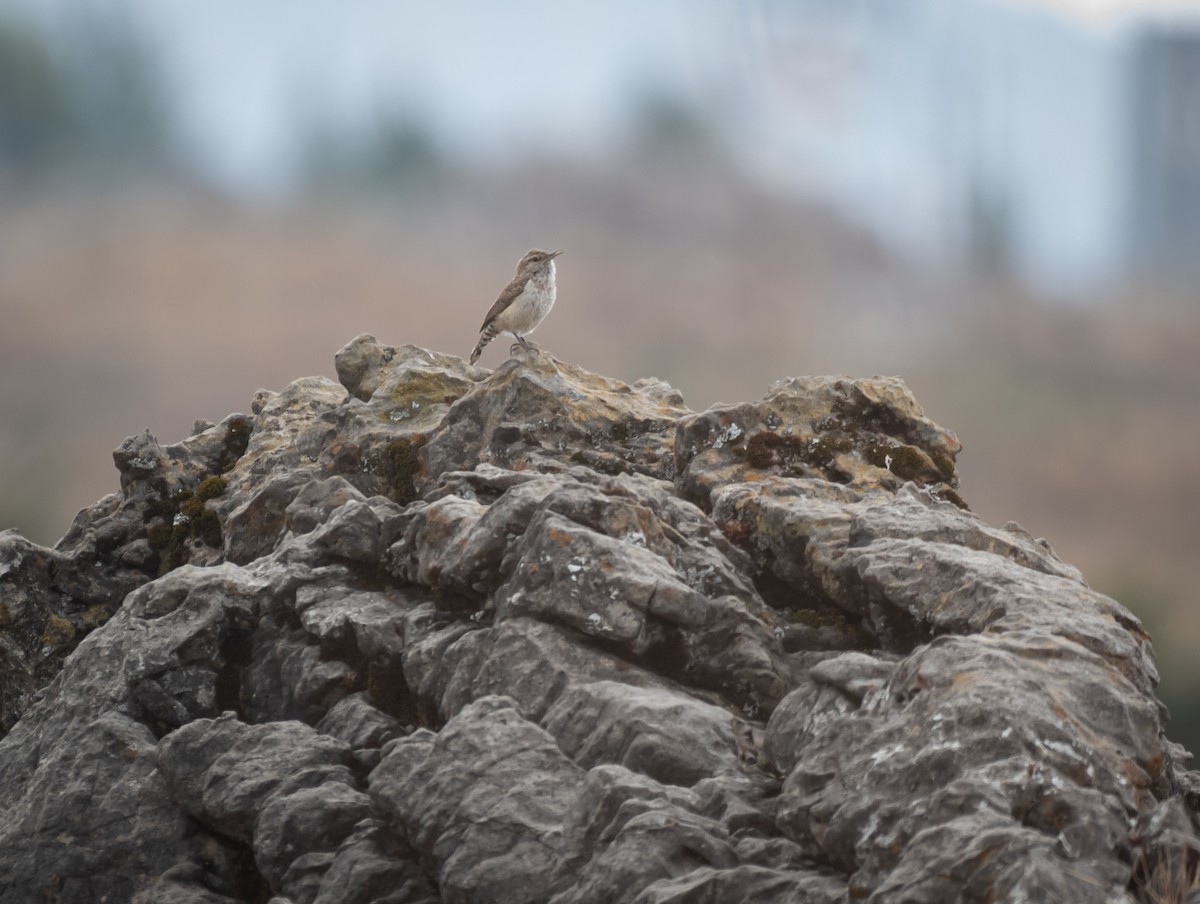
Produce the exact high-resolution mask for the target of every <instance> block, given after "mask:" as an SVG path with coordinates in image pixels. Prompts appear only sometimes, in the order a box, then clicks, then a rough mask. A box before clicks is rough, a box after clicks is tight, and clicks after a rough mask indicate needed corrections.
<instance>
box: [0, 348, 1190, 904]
mask: <svg viewBox="0 0 1200 904" xmlns="http://www.w3.org/2000/svg"><path fill="white" fill-rule="evenodd" d="M336 364H337V369H338V375H339V379H340V385H339V384H338V383H334V382H332V381H330V380H326V379H323V378H305V379H302V380H298V381H296V382H295V383H293V384H291V385H290V386H288V387H286V388H285V389H284V390H283V391H281V392H279V393H267V392H262V393H259V395H258V396H257V397H256V398H255V400H254V404H253V407H252V413H251V414H250V415H231V416H230V417H229V418H226V420H225V421H223V422H222V423H221V424H219V425H211V424H203V423H201V424H197V427H196V431H195V433H194V435H193V436H191V437H189V438H187V439H186V440H184V441H183V442H181V443H178V444H176V445H173V446H165V447H164V446H160V444H159V443H158V442H157V440H156V439H155V438H154V437H153V436H152V435H150V434H149V433H145V434H142V435H141V436H138V437H132V438H131V439H129V440H127V441H126V443H124V444H123V445H122V447H121V448H120V449H119V450H117V452H116V453H115V455H114V458H115V461H116V464H117V467H118V470H119V471H120V486H121V491H120V493H119V494H114V495H112V496H108V497H105V498H104V499H102V500H100V501H99V502H97V503H95V504H94V505H93V506H91V507H89V508H87V509H85V510H84V511H83V512H81V513H80V515H79V517H78V518H77V519H76V521H75V523H74V524H73V525H72V527H71V529H70V531H69V532H68V534H67V536H66V537H64V538H63V540H62V541H61V542H60V543H59V544H58V545H57V546H56V548H54V549H43V548H40V547H37V546H34V545H33V544H30V543H28V542H27V541H25V540H24V539H22V538H21V537H19V536H17V535H16V534H15V533H13V532H8V533H4V534H0V672H2V674H3V684H2V685H0V730H2V731H3V732H4V735H3V738H2V739H0V814H3V819H0V902H2V904H25V902H29V901H42V900H50V901H62V902H101V901H109V902H115V901H134V902H141V904H150V902H163V904H166V902H196V904H216V902H238V901H245V902H259V901H264V902H265V901H268V900H270V901H273V902H275V904H286V902H291V904H313V902H316V904H335V902H338V904H369V902H400V901H405V902H430V904H432V902H439V901H455V902H541V901H546V902H555V904H568V902H579V904H584V902H588V904H591V902H614V904H615V902H641V904H652V902H653V904H665V902H693V901H694V902H724V901H756V902H759V901H761V902H773V901H778V902H818V904H824V902H849V901H859V900H865V901H870V902H875V904H883V902H897V904H899V902H906V904H915V902H931V904H932V902H945V901H955V900H978V901H987V900H995V901H1001V900H1012V901H1018V900H1029V901H1056V902H1073V901H1078V902H1085V901H1086V902H1093V901H1098V900H1104V901H1110V902H1118V901H1129V902H1133V901H1136V900H1139V898H1138V894H1139V888H1140V887H1141V885H1140V882H1141V880H1139V879H1137V878H1135V873H1137V872H1138V870H1139V866H1138V864H1139V863H1142V864H1143V865H1144V864H1145V863H1150V864H1167V866H1166V867H1164V868H1163V869H1164V870H1167V871H1169V869H1170V868H1174V867H1178V866H1180V865H1184V866H1186V864H1187V860H1188V857H1189V856H1191V857H1194V856H1195V855H1194V854H1189V852H1190V851H1192V850H1200V844H1198V843H1197V842H1196V840H1195V831H1194V820H1195V818H1196V814H1197V801H1198V800H1200V797H1198V796H1197V789H1198V788H1200V783H1198V782H1197V776H1196V775H1195V774H1194V773H1190V772H1187V771H1185V769H1184V766H1185V760H1186V753H1185V752H1184V751H1183V750H1182V749H1181V748H1179V747H1178V746H1177V745H1174V744H1172V743H1170V742H1169V741H1168V740H1167V739H1166V736H1165V733H1164V725H1165V719H1166V714H1165V712H1164V710H1163V708H1162V707H1161V705H1160V704H1158V702H1157V701H1156V699H1155V697H1154V693H1153V689H1154V685H1155V683H1156V681H1157V675H1156V672H1155V667H1154V660H1153V654H1152V650H1151V647H1150V641H1149V638H1148V637H1147V635H1146V633H1145V631H1144V630H1143V629H1142V627H1141V625H1140V624H1139V622H1138V621H1137V619H1136V618H1134V617H1133V616H1132V615H1131V614H1130V613H1129V612H1127V611H1126V610H1125V609H1123V608H1122V607H1121V606H1120V605H1119V604H1118V603H1116V602H1115V601H1113V600H1111V599H1108V598H1107V597H1104V596H1102V595H1100V594H1098V593H1096V592H1094V591H1092V590H1091V589H1089V588H1088V586H1087V585H1086V583H1084V581H1083V578H1082V576H1081V575H1080V574H1079V573H1078V571H1076V570H1075V569H1074V568H1072V567H1071V566H1069V565H1067V564H1065V563H1063V562H1062V561H1060V560H1059V559H1058V558H1057V557H1056V556H1055V555H1054V553H1053V551H1052V550H1051V549H1050V548H1049V546H1048V545H1046V544H1045V542H1044V541H1038V540H1035V539H1034V538H1032V537H1030V536H1029V535H1028V534H1026V533H1025V532H1024V531H1022V530H1021V529H1020V528H1019V527H1018V526H1016V525H1009V526H1006V527H1004V528H995V527H992V526H989V525H987V524H985V523H983V522H982V521H980V520H979V519H978V518H977V517H975V516H974V515H973V514H972V513H971V512H970V511H969V510H968V509H967V508H966V506H965V503H964V502H963V500H962V499H961V497H960V496H959V495H958V492H957V478H956V474H955V469H954V459H955V456H956V455H957V454H958V452H959V449H960V447H959V444H958V441H957V440H956V439H955V438H954V436H953V435H952V434H950V433H948V432H947V431H945V430H943V429H942V428H940V427H938V426H937V425H936V424H934V423H932V422H931V421H929V420H928V419H927V418H926V417H925V416H924V415H923V413H922V412H921V410H920V407H919V406H918V405H917V403H916V401H915V400H914V399H913V398H912V396H911V395H910V394H909V392H908V390H907V389H906V388H905V387H904V385H903V383H901V382H900V381H899V380H896V379H893V378H880V377H875V378H871V379H869V380H851V379H849V378H802V379H793V380H788V381H784V382H781V383H778V384H776V385H775V386H773V387H771V389H770V390H769V392H768V393H767V395H766V396H765V397H764V398H763V399H762V400H760V401H757V402H752V403H747V404H742V405H736V406H724V407H718V408H713V409H710V410H709V411H705V412H699V413H696V412H692V411H690V410H688V409H687V408H686V407H685V406H684V404H683V400H682V398H681V397H680V396H679V394H678V393H676V392H675V391H674V390H672V389H671V388H670V387H669V386H666V385H665V384H663V383H661V382H659V381H656V380H642V381H639V382H638V383H635V384H633V385H625V384H622V383H619V382H617V381H614V380H610V379H606V378H604V377H600V376H597V375H594V374H590V373H587V372H586V371H583V370H581V369H580V368H578V367H574V366H572V365H568V364H564V363H562V362H559V361H556V360H555V359H553V358H551V357H550V356H548V355H544V354H542V353H540V352H530V353H522V355H521V356H520V357H517V358H514V359H511V360H509V361H508V362H506V363H505V364H504V365H502V366H501V367H500V368H499V369H498V370H496V371H495V372H489V371H486V370H483V369H479V368H474V367H471V366H468V365H466V364H464V363H463V362H462V361H461V360H459V359H457V358H453V357H447V356H443V355H438V354H436V353H432V352H429V351H426V350H424V349H419V348H415V347H413V346H405V347H402V348H391V347H386V346H382V345H380V344H379V343H378V342H376V341H375V340H374V339H373V338H371V337H369V336H361V337H359V338H358V339H355V340H354V341H353V342H351V343H350V344H349V345H347V346H346V347H345V348H344V349H342V350H341V351H340V352H339V353H338V355H337V358H336ZM1172 858H1173V859H1172ZM1144 872H1145V870H1144V868H1143V869H1142V873H1144Z"/></svg>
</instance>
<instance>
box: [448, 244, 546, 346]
mask: <svg viewBox="0 0 1200 904" xmlns="http://www.w3.org/2000/svg"><path fill="white" fill-rule="evenodd" d="M560 254H562V252H561V251H542V250H541V249H539V248H533V249H531V250H530V251H527V252H525V256H524V257H522V258H521V260H520V261H519V262H518V263H517V275H516V276H514V277H513V278H512V282H510V283H509V284H508V285H507V286H505V287H504V291H503V292H501V293H500V297H499V298H497V299H496V302H495V304H493V305H492V307H491V310H489V311H488V312H487V316H486V317H484V318H483V326H481V327H480V328H479V342H478V344H476V346H475V350H474V351H473V352H471V363H472V364H474V363H475V362H476V361H478V360H479V356H480V355H482V354H483V349H484V346H486V345H487V344H488V343H489V342H491V341H492V340H493V339H494V338H496V336H497V334H499V333H506V332H507V333H512V334H513V335H514V336H516V337H517V342H519V343H520V344H521V347H522V348H526V349H528V348H529V347H530V345H529V343H528V342H526V341H525V337H526V336H528V335H529V334H530V333H532V332H533V331H534V329H535V328H536V327H537V325H538V324H539V323H541V322H542V321H543V320H545V319H546V315H547V314H549V313H550V309H551V308H552V307H554V297H555V295H556V294H557V290H556V288H555V285H554V259H555V258H556V257H558V256H559V255H560Z"/></svg>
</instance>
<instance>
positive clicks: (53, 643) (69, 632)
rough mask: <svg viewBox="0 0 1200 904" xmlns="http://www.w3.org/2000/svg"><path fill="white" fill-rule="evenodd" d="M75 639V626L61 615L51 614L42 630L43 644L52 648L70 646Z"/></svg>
mask: <svg viewBox="0 0 1200 904" xmlns="http://www.w3.org/2000/svg"><path fill="white" fill-rule="evenodd" d="M74 640H75V626H74V625H73V624H71V622H70V621H69V620H68V619H65V618H63V617H62V616H61V615H51V616H50V617H49V618H48V619H46V627H45V628H44V629H43V630H42V644H43V645H44V646H47V647H50V648H52V649H56V650H57V649H60V648H62V647H68V646H70V645H71V643H72V642H73V641H74Z"/></svg>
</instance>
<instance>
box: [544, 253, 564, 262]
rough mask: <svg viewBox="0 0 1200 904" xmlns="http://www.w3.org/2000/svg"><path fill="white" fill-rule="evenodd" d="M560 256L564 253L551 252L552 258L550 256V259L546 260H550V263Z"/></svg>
mask: <svg viewBox="0 0 1200 904" xmlns="http://www.w3.org/2000/svg"><path fill="white" fill-rule="evenodd" d="M560 254H562V252H561V251H551V252H550V256H549V257H548V258H546V260H548V261H552V260H554V259H555V258H556V257H558V256H559V255H560Z"/></svg>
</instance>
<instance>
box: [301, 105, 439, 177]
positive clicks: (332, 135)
mask: <svg viewBox="0 0 1200 904" xmlns="http://www.w3.org/2000/svg"><path fill="white" fill-rule="evenodd" d="M300 132H301V139H300V146H301V148H302V149H303V150H302V152H301V169H302V173H301V182H302V183H303V187H305V188H306V189H308V190H309V191H316V192H318V193H334V194H368V195H376V194H379V193H384V194H388V195H393V196H396V195H400V196H404V195H412V194H415V193H420V192H423V191H427V190H429V189H432V188H436V187H437V186H438V185H440V184H442V180H443V178H444V177H445V175H446V173H447V170H448V162H447V161H446V158H445V156H444V155H443V153H442V150H441V148H440V147H439V146H438V142H437V140H436V138H435V136H434V133H433V130H432V129H431V128H429V126H428V125H427V124H426V123H425V121H424V120H423V119H422V118H421V117H419V116H418V115H416V114H415V113H412V112H406V111H390V112H386V113H382V114H380V115H379V116H377V117H376V119H375V122H374V123H373V124H370V125H360V126H357V127H353V126H350V127H347V126H346V125H343V124H337V123H334V122H332V121H331V120H330V119H329V118H327V117H326V118H317V119H315V120H311V121H310V122H309V123H308V124H307V125H306V126H305V127H303V128H301V129H300Z"/></svg>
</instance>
